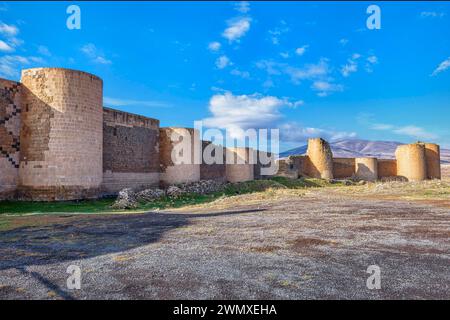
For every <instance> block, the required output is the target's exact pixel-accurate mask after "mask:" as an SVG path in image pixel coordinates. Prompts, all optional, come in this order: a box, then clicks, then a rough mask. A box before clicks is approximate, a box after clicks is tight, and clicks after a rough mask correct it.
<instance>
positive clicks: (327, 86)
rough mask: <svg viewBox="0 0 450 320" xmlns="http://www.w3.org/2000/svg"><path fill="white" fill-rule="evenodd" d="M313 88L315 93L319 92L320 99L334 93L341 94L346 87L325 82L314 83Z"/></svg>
mask: <svg viewBox="0 0 450 320" xmlns="http://www.w3.org/2000/svg"><path fill="white" fill-rule="evenodd" d="M311 88H312V89H313V90H314V91H318V93H317V95H318V96H319V97H326V96H328V95H330V94H331V93H333V92H340V91H343V90H344V87H343V86H342V85H340V84H335V83H332V82H330V81H324V80H318V81H314V82H313V84H312V86H311Z"/></svg>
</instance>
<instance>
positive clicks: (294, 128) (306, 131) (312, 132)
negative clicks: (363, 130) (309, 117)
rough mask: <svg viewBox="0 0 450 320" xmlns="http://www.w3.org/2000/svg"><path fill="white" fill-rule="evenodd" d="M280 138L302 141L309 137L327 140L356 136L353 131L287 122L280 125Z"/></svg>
mask: <svg viewBox="0 0 450 320" xmlns="http://www.w3.org/2000/svg"><path fill="white" fill-rule="evenodd" d="M279 129H280V139H281V140H282V141H284V142H296V143H299V142H304V141H306V140H308V139H309V138H319V137H320V138H324V139H325V140H328V141H337V140H342V139H348V138H354V137H356V133H355V132H345V131H335V130H328V129H321V128H313V127H303V126H300V125H299V124H297V123H295V122H288V123H284V124H282V125H280V127H279Z"/></svg>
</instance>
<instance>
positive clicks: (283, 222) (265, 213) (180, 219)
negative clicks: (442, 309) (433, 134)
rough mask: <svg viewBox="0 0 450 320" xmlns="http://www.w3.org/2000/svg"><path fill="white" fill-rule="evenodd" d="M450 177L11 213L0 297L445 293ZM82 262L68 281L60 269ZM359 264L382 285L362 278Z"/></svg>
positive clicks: (2, 239)
mask: <svg viewBox="0 0 450 320" xmlns="http://www.w3.org/2000/svg"><path fill="white" fill-rule="evenodd" d="M449 201H450V182H440V181H432V182H424V183H416V184H414V183H398V182H397V183H394V182H392V183H384V184H369V185H362V186H349V187H327V188H317V189H299V190H268V191H265V192H261V193H254V194H247V195H240V196H234V197H228V198H222V199H218V200H216V201H214V202H212V203H209V204H206V205H205V204H204V205H197V206H192V207H186V208H182V209H178V210H172V211H157V212H149V213H145V214H115V215H104V214H102V215H36V216H22V217H10V224H9V225H10V227H8V228H7V229H6V230H2V231H0V298H2V299H15V298H17V299H30V298H32V299H36V298H38V299H92V298H99V299H109V298H119V299H123V298H145V299H179V298H180V299H245V298H250V299H303V298H306V299H359V298H361V299H398V298H400V299H405V298H412V299H428V298H431V299H448V298H450V288H449V284H450V271H449V265H450V202H449ZM69 265H78V266H80V267H81V270H82V285H81V289H80V290H68V289H67V287H66V279H67V277H68V276H69V275H68V274H67V273H66V269H67V267H68V266H69ZM369 265H378V266H379V267H380V269H381V289H380V290H369V289H368V288H367V287H366V279H367V277H368V276H369V274H368V273H366V270H367V267H368V266H369Z"/></svg>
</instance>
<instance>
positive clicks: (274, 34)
mask: <svg viewBox="0 0 450 320" xmlns="http://www.w3.org/2000/svg"><path fill="white" fill-rule="evenodd" d="M289 30H290V29H289V27H288V26H287V23H286V21H284V20H281V21H280V26H278V27H276V28H275V29H272V30H269V35H270V37H269V39H270V41H271V42H272V43H273V44H275V45H277V44H279V43H280V36H281V35H282V34H283V33H286V32H289Z"/></svg>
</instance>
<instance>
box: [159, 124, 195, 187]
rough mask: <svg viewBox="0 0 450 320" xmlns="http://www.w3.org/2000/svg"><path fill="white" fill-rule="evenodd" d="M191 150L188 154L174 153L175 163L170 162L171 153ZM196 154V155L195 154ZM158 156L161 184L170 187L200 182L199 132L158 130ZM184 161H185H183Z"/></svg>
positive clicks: (190, 129) (177, 129) (171, 128)
mask: <svg viewBox="0 0 450 320" xmlns="http://www.w3.org/2000/svg"><path fill="white" fill-rule="evenodd" d="M178 144H183V149H184V150H188V149H189V148H190V149H191V150H190V151H191V152H190V154H182V153H177V152H175V153H174V154H175V155H176V159H175V162H174V161H172V151H173V150H174V149H175V151H177V150H179V149H181V148H180V146H178V147H177V145H178ZM196 153H197V154H196ZM159 154H160V159H159V161H160V168H161V184H162V185H170V184H178V183H184V182H194V181H199V180H200V160H201V141H200V137H199V132H198V131H197V130H194V129H192V128H174V127H168V128H160V130H159ZM183 159H186V161H183Z"/></svg>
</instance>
